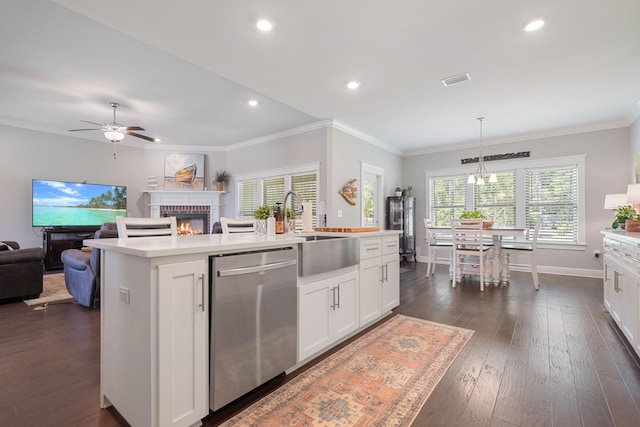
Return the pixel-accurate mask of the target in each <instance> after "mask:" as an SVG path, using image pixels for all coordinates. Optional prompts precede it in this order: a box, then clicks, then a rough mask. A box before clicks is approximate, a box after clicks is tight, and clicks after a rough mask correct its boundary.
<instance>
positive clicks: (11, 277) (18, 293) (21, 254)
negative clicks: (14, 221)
mask: <svg viewBox="0 0 640 427" xmlns="http://www.w3.org/2000/svg"><path fill="white" fill-rule="evenodd" d="M3 243H5V244H7V245H8V246H10V247H11V248H13V250H3V251H0V300H5V299H9V298H22V299H32V298H37V297H38V296H39V295H40V294H41V293H42V277H43V274H44V262H43V259H44V251H43V249H42V248H25V249H20V245H19V244H18V243H17V242H8V241H4V242H3ZM5 249H6V248H5Z"/></svg>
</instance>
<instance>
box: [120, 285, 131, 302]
mask: <svg viewBox="0 0 640 427" xmlns="http://www.w3.org/2000/svg"><path fill="white" fill-rule="evenodd" d="M129 298H130V292H129V288H125V287H124V286H120V301H122V302H123V303H125V304H129V302H130V299H129Z"/></svg>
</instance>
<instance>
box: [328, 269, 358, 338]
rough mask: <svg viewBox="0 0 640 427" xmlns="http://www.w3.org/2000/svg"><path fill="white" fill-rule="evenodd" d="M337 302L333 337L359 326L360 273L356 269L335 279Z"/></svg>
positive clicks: (340, 335)
mask: <svg viewBox="0 0 640 427" xmlns="http://www.w3.org/2000/svg"><path fill="white" fill-rule="evenodd" d="M332 289H333V295H332V297H333V298H335V302H336V303H335V304H334V309H333V310H332V311H333V313H332V314H333V319H332V328H331V329H332V332H333V339H334V340H337V339H340V338H342V337H344V336H346V335H347V334H349V333H351V332H353V331H355V330H356V329H357V328H358V325H359V323H358V299H357V294H358V275H357V273H356V272H355V271H353V272H351V273H348V274H343V275H341V276H339V277H337V278H336V280H334V281H333V287H332Z"/></svg>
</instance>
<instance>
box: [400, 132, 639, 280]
mask: <svg viewBox="0 0 640 427" xmlns="http://www.w3.org/2000/svg"><path fill="white" fill-rule="evenodd" d="M629 133H630V130H629V128H618V129H610V130H603V131H597V132H586V133H580V134H573V135H565V136H557V137H549V138H542V139H534V140H528V141H520V142H513V143H507V144H497V145H488V146H485V147H484V150H483V151H484V154H485V155H491V154H501V153H515V152H520V151H530V152H531V158H532V159H541V158H550V157H558V156H569V155H576V154H585V155H586V161H585V174H586V177H585V185H586V206H585V211H586V244H587V246H586V249H585V250H581V251H566V250H544V249H543V250H540V251H539V254H540V255H539V257H538V265H539V266H540V269H539V271H541V272H545V271H546V272H557V273H562V272H567V271H569V270H571V272H572V273H573V274H584V275H594V274H597V273H598V272H599V271H600V270H601V269H602V266H601V264H600V261H599V260H597V259H595V258H594V256H593V250H594V249H599V250H602V236H601V235H600V230H601V229H603V228H605V227H610V226H611V222H612V221H613V218H614V217H613V213H612V212H610V211H605V210H604V209H603V203H604V196H605V194H607V193H622V192H625V191H626V188H627V184H628V183H629V182H630V181H629V170H628V167H627V165H629V152H630V136H629ZM638 143H639V144H640V141H638ZM475 155H477V152H476V150H473V149H471V150H470V149H464V150H454V151H446V152H440V153H433V154H424V155H416V156H410V157H407V158H405V159H404V164H403V165H404V179H403V182H404V183H405V184H406V185H409V184H412V185H413V195H414V196H416V198H417V201H416V211H417V215H416V216H417V219H418V221H421V220H422V218H424V217H425V216H426V200H425V199H426V188H425V187H426V182H425V171H428V170H433V169H446V168H455V167H459V166H460V159H462V158H467V157H473V156H475ZM497 162H498V161H496V163H497ZM492 163H494V162H487V165H486V166H487V168H488V169H489V170H490V169H491V164H492ZM420 225H421V224H417V227H416V228H417V238H416V247H417V250H418V251H419V252H418V254H419V255H420V254H422V255H426V246H425V245H424V228H423V227H421V226H420ZM514 262H515V263H518V262H521V263H522V264H528V262H527V261H526V260H524V257H523V260H518V259H517V257H516V259H514Z"/></svg>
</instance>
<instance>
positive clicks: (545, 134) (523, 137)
mask: <svg viewBox="0 0 640 427" xmlns="http://www.w3.org/2000/svg"><path fill="white" fill-rule="evenodd" d="M629 126H630V123H629V122H628V121H626V120H615V121H610V122H603V123H597V124H592V125H586V126H577V127H571V128H561V129H552V130H548V131H542V132H531V133H523V134H519V135H513V136H508V137H506V138H494V139H484V140H483V141H482V144H483V146H484V147H486V146H488V145H500V144H508V143H512V142H520V141H531V140H534V139H543V138H552V137H557V136H565V135H574V134H579V133H587V132H597V131H601V130H609V129H618V128H624V127H629ZM469 148H478V142H477V141H474V142H461V143H456V144H450V145H439V146H435V147H432V148H425V149H420V150H413V151H406V152H405V153H404V154H403V155H402V156H403V157H411V156H420V155H424V154H434V153H443V152H447V151H456V150H464V149H469Z"/></svg>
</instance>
